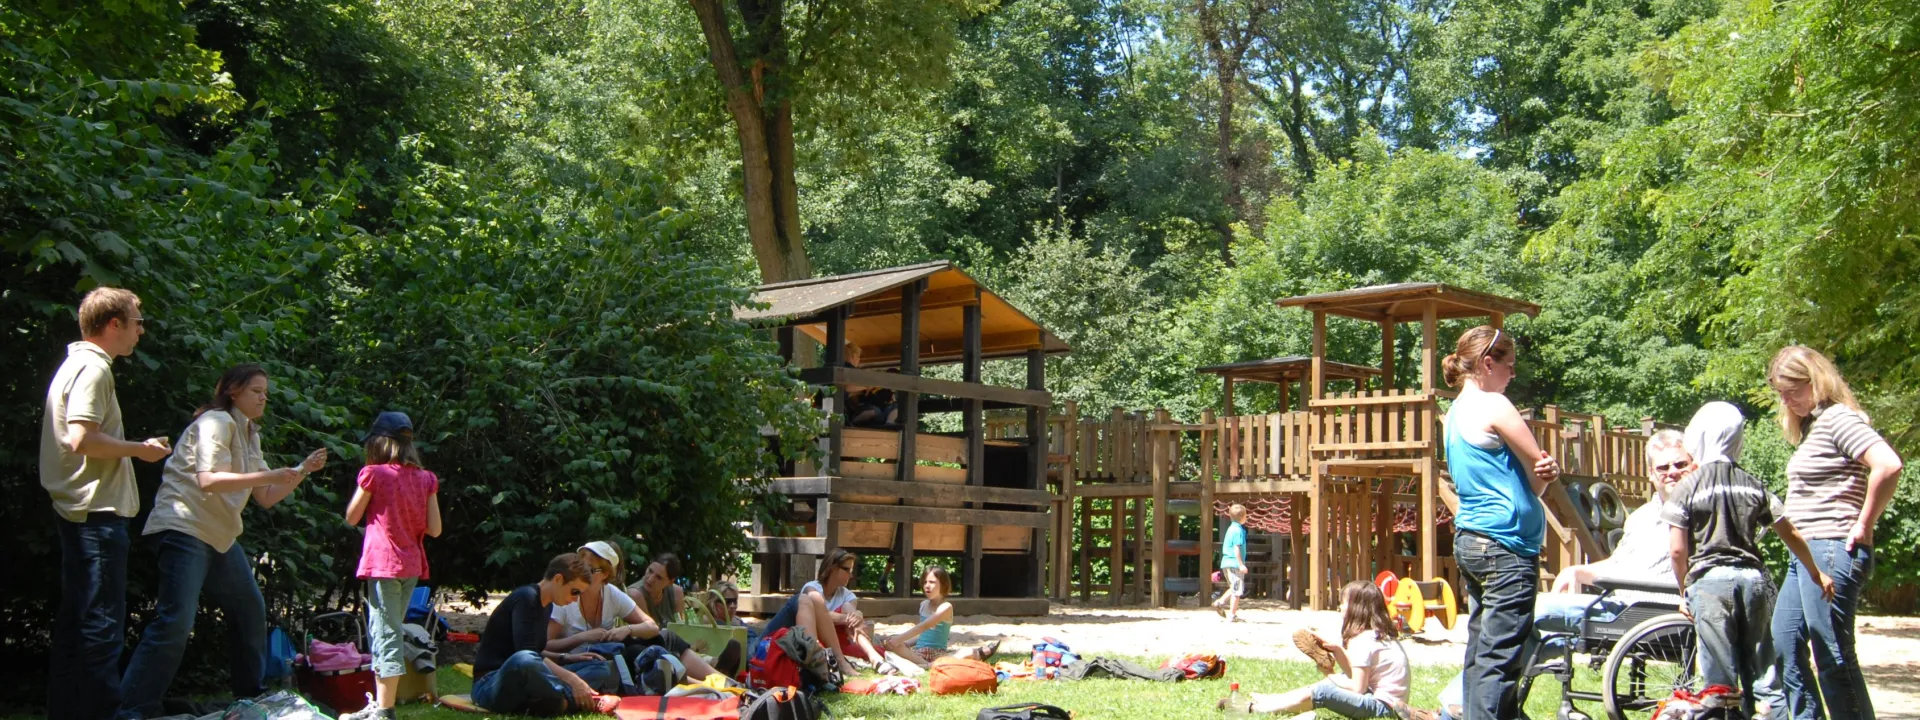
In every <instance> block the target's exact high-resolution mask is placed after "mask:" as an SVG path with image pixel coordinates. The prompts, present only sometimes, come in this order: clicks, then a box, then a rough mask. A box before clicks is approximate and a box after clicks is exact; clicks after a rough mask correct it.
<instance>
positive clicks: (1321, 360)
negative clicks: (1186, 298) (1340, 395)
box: [1295, 310, 1329, 610]
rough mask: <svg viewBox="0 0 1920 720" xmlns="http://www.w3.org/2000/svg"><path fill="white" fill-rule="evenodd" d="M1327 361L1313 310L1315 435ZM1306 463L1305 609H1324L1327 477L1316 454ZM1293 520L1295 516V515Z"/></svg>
mask: <svg viewBox="0 0 1920 720" xmlns="http://www.w3.org/2000/svg"><path fill="white" fill-rule="evenodd" d="M1326 360H1327V313H1326V311H1324V310H1315V311H1313V370H1312V374H1311V375H1310V376H1309V379H1308V383H1307V385H1308V389H1307V393H1308V394H1307V401H1308V402H1307V407H1308V408H1309V414H1308V417H1309V418H1310V420H1311V422H1312V423H1313V427H1314V428H1315V432H1316V434H1317V433H1318V428H1319V427H1320V418H1322V417H1324V416H1325V412H1326V409H1325V408H1317V407H1314V406H1313V401H1314V400H1319V399H1321V398H1324V397H1325V396H1326V392H1327V374H1326V373H1327V369H1326ZM1315 440H1318V437H1316V438H1315ZM1307 463H1308V471H1307V474H1308V478H1309V480H1310V482H1311V487H1312V496H1311V497H1309V498H1308V501H1309V502H1311V503H1312V505H1311V508H1312V512H1313V517H1312V519H1311V520H1310V521H1309V524H1310V525H1311V526H1312V529H1311V532H1312V533H1313V537H1312V539H1311V541H1310V543H1311V544H1310V546H1309V549H1308V552H1310V553H1311V555H1309V556H1308V561H1309V562H1308V564H1309V568H1308V573H1310V574H1309V576H1308V577H1307V606H1308V607H1309V608H1312V609H1314V610H1325V609H1327V602H1326V582H1327V560H1328V557H1327V556H1328V554H1329V553H1328V549H1329V548H1328V547H1327V502H1326V501H1327V500H1328V499H1329V498H1328V487H1327V476H1326V473H1325V472H1324V471H1323V470H1321V467H1320V462H1319V456H1318V455H1317V454H1315V453H1312V452H1309V453H1308V454H1307ZM1295 517H1298V516H1297V515H1296V516H1295Z"/></svg>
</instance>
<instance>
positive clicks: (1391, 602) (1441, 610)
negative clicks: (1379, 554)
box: [1373, 570, 1460, 633]
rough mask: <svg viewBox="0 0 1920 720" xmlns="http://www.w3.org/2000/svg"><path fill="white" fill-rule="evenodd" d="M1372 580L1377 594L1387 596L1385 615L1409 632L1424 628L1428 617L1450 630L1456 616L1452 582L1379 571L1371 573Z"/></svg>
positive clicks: (1458, 611) (1457, 605)
mask: <svg viewBox="0 0 1920 720" xmlns="http://www.w3.org/2000/svg"><path fill="white" fill-rule="evenodd" d="M1373 583H1374V584H1375V585H1378V586H1380V594H1382V595H1385V596H1386V598H1387V614H1388V615H1389V616H1391V617H1392V618H1393V619H1394V621H1395V622H1397V623H1399V624H1400V627H1401V628H1402V629H1404V630H1405V631H1407V632H1409V633H1418V632H1420V631H1421V630H1425V629H1426V627H1427V619H1428V618H1432V619H1435V620H1439V621H1440V626H1441V627H1444V628H1446V629H1448V630H1452V629H1453V622H1454V620H1455V619H1456V618H1458V617H1459V615H1460V610H1459V607H1460V606H1459V603H1457V602H1455V601H1454V597H1453V585H1451V584H1449V583H1447V582H1446V581H1444V580H1441V579H1440V578H1434V579H1432V580H1429V581H1426V582H1419V581H1417V580H1401V579H1400V578H1399V577H1396V576H1395V575H1394V574H1393V573H1391V572H1387V571H1385V570H1382V571H1380V574H1378V575H1375V576H1374V578H1373Z"/></svg>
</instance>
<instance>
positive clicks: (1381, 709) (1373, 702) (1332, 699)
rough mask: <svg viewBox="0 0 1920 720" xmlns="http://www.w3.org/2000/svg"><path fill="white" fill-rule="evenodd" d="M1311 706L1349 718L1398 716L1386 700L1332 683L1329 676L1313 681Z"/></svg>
mask: <svg viewBox="0 0 1920 720" xmlns="http://www.w3.org/2000/svg"><path fill="white" fill-rule="evenodd" d="M1313 707H1314V709H1316V710H1318V709H1321V708H1325V709H1327V710H1332V711H1334V712H1337V713H1340V714H1341V715H1344V716H1346V717H1350V718H1377V717H1390V718H1397V717H1400V713H1398V712H1395V711H1394V709H1393V706H1392V705H1388V704H1387V701H1385V700H1381V699H1380V698H1377V697H1374V696H1372V695H1362V694H1360V693H1357V692H1354V691H1352V690H1348V689H1346V688H1343V687H1340V686H1338V685H1335V684H1333V679H1331V678H1329V679H1326V680H1321V681H1320V682H1317V683H1314V685H1313Z"/></svg>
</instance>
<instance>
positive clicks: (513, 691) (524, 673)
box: [472, 650, 613, 715]
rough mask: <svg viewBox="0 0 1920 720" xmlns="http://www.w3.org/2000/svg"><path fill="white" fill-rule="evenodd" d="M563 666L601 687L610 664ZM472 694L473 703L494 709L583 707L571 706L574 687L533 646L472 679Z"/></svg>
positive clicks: (558, 711)
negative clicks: (496, 667)
mask: <svg viewBox="0 0 1920 720" xmlns="http://www.w3.org/2000/svg"><path fill="white" fill-rule="evenodd" d="M566 669H567V671H568V672H571V673H573V674H575V675H579V676H580V679H581V680H583V681H585V682H586V683H587V685H588V686H590V687H602V686H604V685H605V684H606V683H607V682H608V681H609V677H608V676H609V675H610V674H611V673H612V672H613V664H612V663H609V662H604V661H601V662H585V663H574V664H572V665H568V666H566ZM472 697H473V702H474V704H475V705H479V706H480V707H483V708H486V709H487V710H490V711H492V712H496V713H507V714H513V713H519V714H524V715H563V714H566V713H568V712H572V711H577V710H584V709H585V708H578V707H575V706H574V702H573V688H570V687H567V684H566V683H565V682H562V681H561V680H560V677H559V676H557V675H554V674H553V670H551V669H549V668H548V667H547V661H546V660H543V659H541V657H540V653H537V652H534V651H532V650H521V651H520V652H517V653H514V654H512V655H510V656H508V657H507V661H506V662H505V663H503V664H501V665H500V667H499V669H497V670H494V671H493V672H490V673H487V674H486V675H483V676H481V677H480V679H478V680H475V681H473V695H472Z"/></svg>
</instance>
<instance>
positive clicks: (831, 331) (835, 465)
mask: <svg viewBox="0 0 1920 720" xmlns="http://www.w3.org/2000/svg"><path fill="white" fill-rule="evenodd" d="M825 354H826V358H825V361H826V367H828V368H837V367H841V366H844V365H846V364H847V306H845V305H842V306H840V307H836V308H833V309H831V310H828V311H827V347H826V353H825ZM828 397H829V399H828V401H827V403H826V404H827V405H829V407H828V408H827V447H826V452H825V455H826V457H824V458H821V461H822V462H823V463H824V465H823V472H824V474H826V475H829V476H837V475H839V474H840V429H841V428H842V427H843V426H844V425H845V423H846V416H847V389H846V388H845V387H844V386H841V385H840V384H839V383H834V385H833V387H831V388H828Z"/></svg>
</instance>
